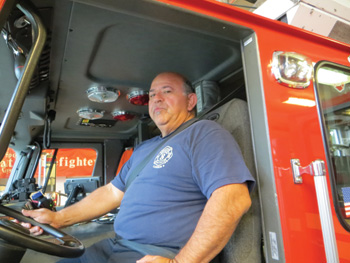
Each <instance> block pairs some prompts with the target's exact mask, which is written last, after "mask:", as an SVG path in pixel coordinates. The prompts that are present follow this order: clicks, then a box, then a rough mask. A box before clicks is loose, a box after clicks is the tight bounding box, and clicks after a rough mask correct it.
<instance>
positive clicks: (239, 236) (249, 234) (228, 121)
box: [204, 99, 262, 263]
mask: <svg viewBox="0 0 350 263" xmlns="http://www.w3.org/2000/svg"><path fill="white" fill-rule="evenodd" d="M204 118H205V119H208V120H213V121H216V122H217V123H219V124H220V125H221V126H222V127H224V128H225V129H226V130H228V131H229V132H230V133H231V134H232V136H233V137H234V138H235V140H236V141H237V143H238V145H239V147H240V149H241V151H242V155H243V159H244V161H245V163H246V165H247V167H248V169H249V171H250V172H251V174H252V175H253V177H254V178H255V179H256V180H257V176H256V170H255V162H254V154H253V145H252V138H251V130H250V121H249V112H248V106H247V103H246V102H245V101H243V100H240V99H233V100H231V101H229V102H227V103H226V104H224V105H222V106H220V107H219V108H217V109H215V110H213V111H211V112H210V113H208V114H206V115H205V116H204ZM250 196H251V200H252V205H251V208H250V209H249V211H248V212H247V213H246V214H245V215H244V216H243V217H242V219H241V221H240V223H239V224H238V226H237V228H236V230H235V232H234V234H233V235H232V237H231V239H230V240H229V242H228V243H227V245H226V246H225V248H224V249H223V250H222V252H220V254H219V255H218V256H217V257H216V258H215V261H213V262H219V263H261V262H262V250H261V240H262V230H261V229H262V226H261V213H260V202H259V195H258V187H257V186H256V187H255V189H254V190H253V192H251V194H250ZM218 220H220V218H218Z"/></svg>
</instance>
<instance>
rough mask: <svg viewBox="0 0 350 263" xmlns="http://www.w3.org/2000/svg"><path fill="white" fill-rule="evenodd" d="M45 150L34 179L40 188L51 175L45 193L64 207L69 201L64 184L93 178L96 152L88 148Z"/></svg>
mask: <svg viewBox="0 0 350 263" xmlns="http://www.w3.org/2000/svg"><path fill="white" fill-rule="evenodd" d="M55 151H56V150H55V149H45V150H43V151H42V153H41V157H40V160H39V163H38V166H37V169H36V172H35V175H34V177H35V178H36V182H37V184H38V185H39V187H42V186H44V185H45V178H47V175H48V174H50V177H49V179H48V181H47V186H46V191H45V193H46V194H48V195H49V196H52V198H53V199H54V200H55V201H56V205H58V206H62V205H64V203H65V201H66V200H67V195H66V192H65V188H64V183H65V181H66V179H67V178H81V177H91V176H92V175H93V171H94V167H95V162H96V158H97V154H96V151H95V150H94V149H88V148H77V149H58V150H57V153H56V156H55Z"/></svg>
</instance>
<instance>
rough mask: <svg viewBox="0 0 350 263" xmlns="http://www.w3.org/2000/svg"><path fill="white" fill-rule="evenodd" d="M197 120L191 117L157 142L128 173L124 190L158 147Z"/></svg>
mask: <svg viewBox="0 0 350 263" xmlns="http://www.w3.org/2000/svg"><path fill="white" fill-rule="evenodd" d="M196 121H198V118H193V119H191V120H189V121H187V122H185V123H184V124H182V125H181V126H180V127H179V128H177V129H176V130H175V131H174V132H173V133H171V134H170V135H169V136H168V137H167V138H166V139H164V141H163V142H162V143H161V144H159V145H158V146H157V147H156V148H155V149H154V150H153V151H152V152H151V153H150V154H148V155H147V156H146V157H145V158H144V159H143V160H142V161H141V163H140V164H139V165H138V166H136V167H135V168H134V169H133V170H132V171H131V173H130V175H129V177H128V179H127V180H126V184H125V191H124V192H126V190H127V189H128V188H129V187H130V185H131V183H132V182H133V181H134V180H135V178H136V177H137V176H138V175H139V174H140V172H141V171H142V170H143V168H144V167H145V166H146V164H147V163H149V161H150V160H151V158H152V157H154V155H155V154H156V153H157V152H158V151H159V149H160V148H161V147H162V146H163V145H164V144H165V143H166V142H167V141H168V140H169V139H170V138H172V137H174V136H175V135H176V134H179V133H180V132H182V131H183V130H185V129H186V128H187V127H189V126H191V125H192V124H193V123H195V122H196Z"/></svg>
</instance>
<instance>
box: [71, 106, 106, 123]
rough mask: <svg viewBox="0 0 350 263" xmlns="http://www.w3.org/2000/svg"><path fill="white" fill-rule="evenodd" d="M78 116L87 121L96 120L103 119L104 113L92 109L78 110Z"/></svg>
mask: <svg viewBox="0 0 350 263" xmlns="http://www.w3.org/2000/svg"><path fill="white" fill-rule="evenodd" d="M77 113H78V116H79V117H80V118H82V119H87V120H98V119H101V118H103V116H104V113H105V111H103V110H97V109H92V108H80V109H79V110H77Z"/></svg>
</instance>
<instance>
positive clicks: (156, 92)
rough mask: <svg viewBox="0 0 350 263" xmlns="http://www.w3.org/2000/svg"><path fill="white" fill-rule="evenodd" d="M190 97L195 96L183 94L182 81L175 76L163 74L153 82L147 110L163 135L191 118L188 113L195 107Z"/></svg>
mask: <svg viewBox="0 0 350 263" xmlns="http://www.w3.org/2000/svg"><path fill="white" fill-rule="evenodd" d="M192 96H195V94H193V93H192V94H188V95H187V94H186V93H185V89H184V87H183V80H182V78H180V77H179V76H177V75H176V74H172V73H163V74H160V75H158V76H157V77H156V78H155V79H154V80H153V82H152V84H151V88H150V91H149V105H148V109H149V114H150V116H151V118H152V120H153V121H154V122H155V124H156V125H157V127H158V128H159V129H160V130H161V132H162V134H163V135H165V134H168V133H170V132H172V131H174V130H175V129H176V128H177V127H179V126H180V125H181V124H182V123H183V122H185V121H187V120H188V117H189V116H191V114H190V111H191V110H192V109H193V107H194V106H195V102H194V104H193V99H192V98H191V97H192ZM163 131H165V134H164V133H163Z"/></svg>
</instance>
